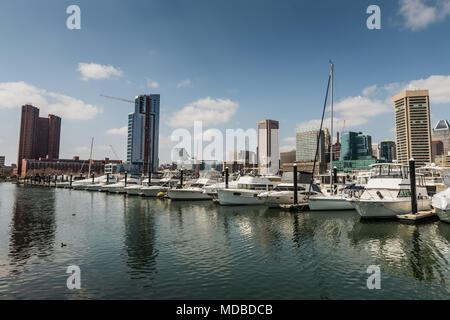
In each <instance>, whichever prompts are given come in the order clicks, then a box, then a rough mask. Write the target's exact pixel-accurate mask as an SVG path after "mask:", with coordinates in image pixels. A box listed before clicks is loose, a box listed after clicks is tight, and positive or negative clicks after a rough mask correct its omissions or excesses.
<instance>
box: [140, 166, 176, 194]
mask: <svg viewBox="0 0 450 320" xmlns="http://www.w3.org/2000/svg"><path fill="white" fill-rule="evenodd" d="M178 183H179V179H177V178H176V173H175V172H174V171H165V172H164V173H163V175H162V177H161V179H153V178H152V180H151V182H150V184H149V185H147V186H143V187H142V188H141V190H140V194H141V195H142V196H144V197H156V196H157V195H158V194H160V193H161V192H167V191H168V190H169V189H170V188H171V187H174V186H176V185H177V184H178Z"/></svg>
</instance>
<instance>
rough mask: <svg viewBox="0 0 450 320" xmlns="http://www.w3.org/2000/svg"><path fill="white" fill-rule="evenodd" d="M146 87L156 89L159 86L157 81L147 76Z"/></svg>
mask: <svg viewBox="0 0 450 320" xmlns="http://www.w3.org/2000/svg"><path fill="white" fill-rule="evenodd" d="M147 87H149V88H150V89H156V88H159V83H158V82H156V81H154V80H152V79H149V78H147Z"/></svg>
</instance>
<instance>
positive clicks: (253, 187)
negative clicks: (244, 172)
mask: <svg viewBox="0 0 450 320" xmlns="http://www.w3.org/2000/svg"><path fill="white" fill-rule="evenodd" d="M267 186H268V187H267ZM238 189H247V190H266V189H267V190H273V185H266V184H238Z"/></svg>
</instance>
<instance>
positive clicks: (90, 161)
mask: <svg viewBox="0 0 450 320" xmlns="http://www.w3.org/2000/svg"><path fill="white" fill-rule="evenodd" d="M93 147H94V137H92V140H91V153H90V154H89V173H88V178H89V177H90V176H91V164H92V148H93Z"/></svg>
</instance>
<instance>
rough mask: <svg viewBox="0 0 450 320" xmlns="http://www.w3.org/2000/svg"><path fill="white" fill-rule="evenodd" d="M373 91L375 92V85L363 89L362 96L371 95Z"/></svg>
mask: <svg viewBox="0 0 450 320" xmlns="http://www.w3.org/2000/svg"><path fill="white" fill-rule="evenodd" d="M375 91H377V85H376V84H374V85H373V86H370V87H367V88H364V89H363V91H362V95H363V96H370V95H372V94H373V93H375Z"/></svg>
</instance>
